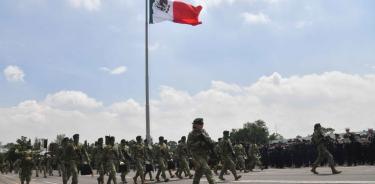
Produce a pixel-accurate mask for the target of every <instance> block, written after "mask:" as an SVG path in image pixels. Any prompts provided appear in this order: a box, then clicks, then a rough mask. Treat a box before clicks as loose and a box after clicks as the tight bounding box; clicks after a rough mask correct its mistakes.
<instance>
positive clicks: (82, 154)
mask: <svg viewBox="0 0 375 184" xmlns="http://www.w3.org/2000/svg"><path fill="white" fill-rule="evenodd" d="M63 162H64V171H63V184H67V183H68V180H69V178H70V177H72V184H78V167H79V166H80V165H81V164H82V163H83V162H86V163H90V160H89V157H88V154H87V152H86V150H85V149H84V147H83V146H82V145H81V144H80V143H79V135H78V134H75V135H73V142H71V141H68V143H67V144H66V146H65V149H64V152H63Z"/></svg>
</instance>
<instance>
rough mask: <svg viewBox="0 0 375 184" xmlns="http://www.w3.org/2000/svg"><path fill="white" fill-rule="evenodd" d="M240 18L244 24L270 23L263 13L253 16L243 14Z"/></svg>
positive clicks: (251, 14) (246, 13)
mask: <svg viewBox="0 0 375 184" xmlns="http://www.w3.org/2000/svg"><path fill="white" fill-rule="evenodd" d="M242 17H243V18H244V21H245V23H248V24H268V23H270V22H271V19H270V18H269V17H268V15H265V14H263V13H258V14H253V13H248V12H244V13H242Z"/></svg>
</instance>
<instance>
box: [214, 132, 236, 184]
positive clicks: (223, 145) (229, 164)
mask: <svg viewBox="0 0 375 184" xmlns="http://www.w3.org/2000/svg"><path fill="white" fill-rule="evenodd" d="M223 135H224V137H223V140H222V141H221V142H220V150H221V154H220V156H221V162H222V164H223V168H221V172H220V175H219V179H221V180H225V179H224V177H223V176H224V173H225V172H226V171H227V170H228V169H229V170H230V171H231V172H232V174H233V176H234V178H235V180H238V179H240V178H241V175H238V176H237V173H236V165H235V164H234V162H233V159H232V158H233V157H234V156H235V154H234V151H233V147H232V143H231V141H230V140H229V131H224V132H223Z"/></svg>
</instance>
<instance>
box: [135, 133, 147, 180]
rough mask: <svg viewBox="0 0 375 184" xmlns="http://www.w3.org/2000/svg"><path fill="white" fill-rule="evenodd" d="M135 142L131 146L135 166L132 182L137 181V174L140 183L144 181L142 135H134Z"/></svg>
mask: <svg viewBox="0 0 375 184" xmlns="http://www.w3.org/2000/svg"><path fill="white" fill-rule="evenodd" d="M136 140H137V143H136V144H135V145H134V148H133V156H134V159H135V168H136V174H135V176H134V177H133V181H134V183H137V178H138V176H139V177H140V178H141V181H142V184H144V183H145V177H144V170H145V169H144V167H143V164H144V161H145V148H144V145H143V143H142V137H141V136H137V137H136Z"/></svg>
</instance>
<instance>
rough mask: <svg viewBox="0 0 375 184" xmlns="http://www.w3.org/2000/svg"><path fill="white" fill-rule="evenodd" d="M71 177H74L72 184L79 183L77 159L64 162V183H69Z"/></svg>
mask: <svg viewBox="0 0 375 184" xmlns="http://www.w3.org/2000/svg"><path fill="white" fill-rule="evenodd" d="M70 177H72V184H78V167H77V163H76V162H75V161H70V162H69V163H65V164H64V168H63V174H62V178H63V184H67V183H68V181H69V178H70Z"/></svg>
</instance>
